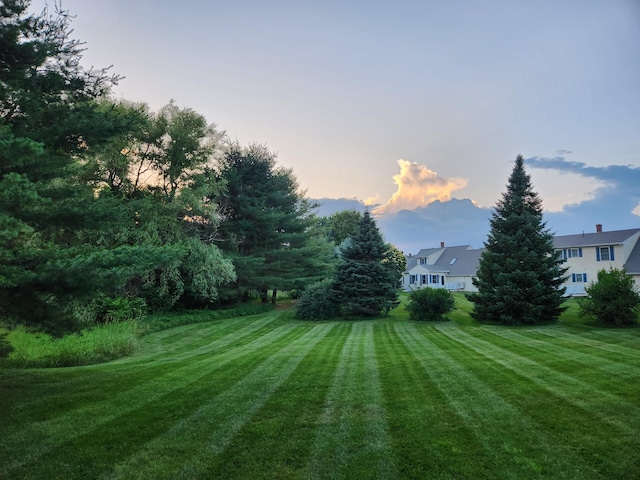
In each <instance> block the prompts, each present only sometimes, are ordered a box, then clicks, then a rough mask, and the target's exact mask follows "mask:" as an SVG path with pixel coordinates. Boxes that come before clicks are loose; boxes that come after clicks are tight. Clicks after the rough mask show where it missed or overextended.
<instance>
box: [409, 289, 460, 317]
mask: <svg viewBox="0 0 640 480" xmlns="http://www.w3.org/2000/svg"><path fill="white" fill-rule="evenodd" d="M455 305H456V302H455V300H454V298H453V295H452V294H451V292H450V291H449V290H446V289H444V288H428V287H427V288H422V289H420V290H414V291H413V292H411V293H409V302H408V303H407V307H406V310H407V312H409V318H410V319H411V320H421V321H436V320H446V319H447V314H448V313H450V312H451V311H453V309H454V308H455Z"/></svg>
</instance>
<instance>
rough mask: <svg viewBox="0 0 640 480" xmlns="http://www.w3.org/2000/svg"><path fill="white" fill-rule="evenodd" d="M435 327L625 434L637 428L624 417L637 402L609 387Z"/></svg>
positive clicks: (457, 331) (458, 331)
mask: <svg viewBox="0 0 640 480" xmlns="http://www.w3.org/2000/svg"><path fill="white" fill-rule="evenodd" d="M435 328H436V329H437V330H438V331H439V332H441V333H443V334H445V335H446V336H447V337H449V338H451V339H452V340H454V341H456V342H458V343H459V344H460V346H462V347H467V348H470V349H472V350H473V351H475V352H476V353H478V354H480V355H482V356H484V357H486V358H488V359H490V360H491V361H493V362H495V363H497V364H499V365H500V366H501V367H504V368H506V369H508V370H511V371H513V372H516V373H517V374H518V375H521V376H522V377H525V378H527V379H528V380H529V381H531V382H533V383H535V384H536V385H539V386H540V387H542V388H544V389H545V390H547V391H548V392H550V393H552V394H553V395H555V396H557V397H559V398H561V399H562V400H564V401H565V402H568V403H570V404H573V405H576V406H578V407H580V408H581V409H582V410H584V411H585V412H587V413H589V414H590V415H592V416H594V417H596V418H599V419H600V420H601V421H602V422H604V423H609V424H610V425H613V426H615V427H616V428H617V429H619V430H620V431H622V432H624V433H626V434H630V433H633V432H634V431H640V425H634V424H633V423H630V421H628V420H627V417H633V415H632V412H634V411H635V410H636V409H637V408H638V406H637V404H636V403H630V402H626V401H624V400H623V399H621V398H620V397H618V396H616V395H612V394H610V393H609V392H608V391H604V390H601V389H598V388H596V387H595V385H594V384H592V383H587V382H584V381H581V380H578V379H576V378H575V377H573V376H571V375H567V374H565V373H562V372H560V371H558V370H556V369H552V368H549V367H547V366H544V365H541V364H540V363H539V362H536V361H535V360H531V359H530V358H528V357H525V356H522V355H519V354H516V353H513V352H511V351H509V350H507V349H505V348H502V347H501V346H499V345H497V344H495V343H491V342H487V341H485V340H483V339H481V338H479V337H477V336H475V335H470V334H469V333H467V332H465V331H463V330H462V329H460V328H455V327H454V328H443V327H442V326H436V327H435ZM474 333H478V332H474ZM525 347H527V345H526V344H521V345H520V349H521V350H524V349H525ZM610 405H616V412H617V414H619V415H621V417H617V416H612V415H611V414H612V413H613V412H610V411H609V408H608V407H609V406H610Z"/></svg>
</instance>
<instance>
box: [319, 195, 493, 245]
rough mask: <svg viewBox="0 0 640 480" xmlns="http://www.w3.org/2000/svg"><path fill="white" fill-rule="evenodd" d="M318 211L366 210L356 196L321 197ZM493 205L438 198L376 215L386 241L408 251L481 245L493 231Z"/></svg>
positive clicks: (326, 212)
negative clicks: (481, 206)
mask: <svg viewBox="0 0 640 480" xmlns="http://www.w3.org/2000/svg"><path fill="white" fill-rule="evenodd" d="M317 203H319V204H320V207H319V208H318V211H317V213H318V215H321V216H328V215H331V214H333V213H335V212H339V211H341V210H358V211H364V210H365V209H366V208H367V207H366V205H365V204H364V202H362V201H360V200H355V199H345V198H341V199H329V198H323V199H321V200H317ZM490 216H491V209H488V208H480V207H478V206H477V205H475V204H474V203H473V202H472V201H471V200H469V199H462V200H459V199H455V198H454V199H451V200H449V201H446V202H441V201H440V200H435V201H433V202H431V203H430V204H428V205H426V206H423V207H417V208H415V209H412V210H400V211H398V212H392V213H384V214H380V215H376V216H375V218H376V222H377V224H378V227H379V228H380V231H381V232H382V235H383V236H384V238H385V241H387V242H390V243H392V244H394V245H395V246H396V247H398V248H399V249H400V250H402V251H403V252H405V253H417V252H418V251H419V250H420V249H422V248H429V247H438V246H440V242H445V244H446V245H448V246H454V245H471V246H473V247H476V248H479V247H481V246H482V245H483V243H484V241H485V240H486V237H487V233H488V232H489V228H490V225H489V217H490Z"/></svg>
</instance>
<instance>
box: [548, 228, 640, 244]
mask: <svg viewBox="0 0 640 480" xmlns="http://www.w3.org/2000/svg"><path fill="white" fill-rule="evenodd" d="M638 232H640V228H631V229H628V230H613V231H611V232H596V233H579V234H575V235H558V236H555V237H553V246H554V247H555V248H567V247H593V246H597V245H616V244H621V243H623V242H624V241H626V240H628V239H629V238H631V237H632V236H634V235H635V234H636V233H638Z"/></svg>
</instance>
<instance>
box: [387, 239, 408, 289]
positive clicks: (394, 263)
mask: <svg viewBox="0 0 640 480" xmlns="http://www.w3.org/2000/svg"><path fill="white" fill-rule="evenodd" d="M386 246H387V251H386V252H385V258H384V260H383V261H382V262H383V263H385V264H388V265H389V266H390V267H391V268H392V269H393V270H394V271H395V272H396V274H397V275H398V283H400V280H401V279H402V274H403V273H404V272H405V271H406V269H407V257H405V256H404V253H402V252H401V251H400V250H399V249H398V247H396V246H395V245H392V244H391V243H387V244H386Z"/></svg>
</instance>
